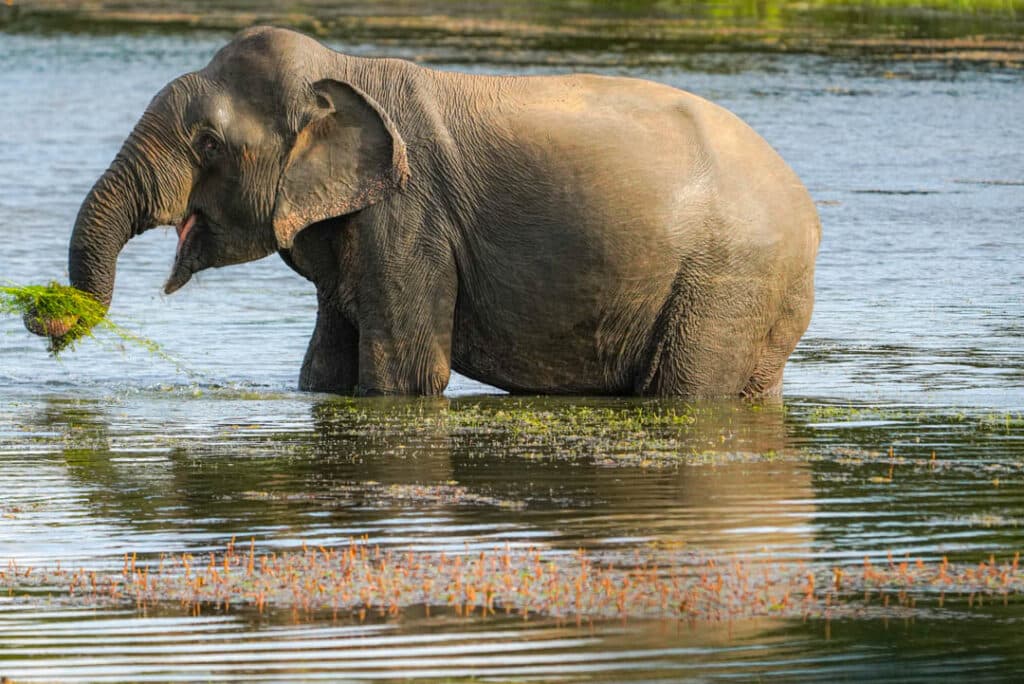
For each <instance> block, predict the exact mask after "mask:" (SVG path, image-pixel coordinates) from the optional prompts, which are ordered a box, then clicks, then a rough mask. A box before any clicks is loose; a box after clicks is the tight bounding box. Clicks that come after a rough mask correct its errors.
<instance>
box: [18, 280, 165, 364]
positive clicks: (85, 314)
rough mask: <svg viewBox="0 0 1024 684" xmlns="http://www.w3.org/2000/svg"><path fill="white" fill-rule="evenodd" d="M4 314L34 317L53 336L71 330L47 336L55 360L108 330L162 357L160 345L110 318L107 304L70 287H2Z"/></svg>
mask: <svg viewBox="0 0 1024 684" xmlns="http://www.w3.org/2000/svg"><path fill="white" fill-rule="evenodd" d="M0 313H6V314H17V315H21V316H31V317H34V322H35V324H36V325H38V326H39V327H40V328H41V329H44V330H48V331H51V333H52V331H53V330H62V329H63V328H64V327H67V330H66V332H62V333H59V334H49V335H47V339H48V340H49V342H48V345H47V349H48V351H49V352H50V353H51V354H53V355H54V356H58V355H59V354H60V353H61V352H62V351H64V350H65V349H68V348H72V349H73V348H74V346H75V345H76V344H77V343H78V342H79V341H81V340H82V339H83V338H85V337H92V336H93V330H94V329H95V328H102V329H104V330H108V331H109V332H111V333H113V334H114V335H116V336H117V337H119V338H121V339H122V340H123V341H125V342H130V343H132V344H135V345H138V346H140V347H142V348H143V349H145V350H147V351H149V352H150V353H153V354H158V355H162V353H161V351H160V345H158V344H157V343H156V342H153V341H152V340H148V339H146V338H144V337H140V336H139V335H136V334H135V333H132V332H131V331H129V330H125V329H124V328H122V327H121V326H119V325H117V324H116V323H114V322H113V321H111V320H110V319H109V318H107V311H106V307H104V306H103V304H101V303H100V302H99V301H97V300H96V299H95V298H94V297H93V296H92V295H90V294H89V293H87V292H83V291H82V290H79V289H77V288H75V287H72V286H70V285H61V284H60V283H57V282H50V283H49V284H48V285H25V286H18V285H4V286H0Z"/></svg>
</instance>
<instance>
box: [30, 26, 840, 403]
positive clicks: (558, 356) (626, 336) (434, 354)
mask: <svg viewBox="0 0 1024 684" xmlns="http://www.w3.org/2000/svg"><path fill="white" fill-rule="evenodd" d="M160 225H176V226H177V234H178V242H177V250H176V255H175V257H174V264H173V267H172V269H171V274H170V277H169V279H168V280H167V282H166V286H165V292H166V293H168V294H170V293H173V292H174V291H176V290H178V289H179V288H181V287H182V286H183V285H185V284H186V283H187V282H188V281H189V279H190V277H191V276H192V274H194V273H196V272H198V271H201V270H203V269H206V268H211V267H221V266H226V265H230V264H237V263H242V262H247V261H252V260H255V259H261V258H263V257H266V256H269V255H270V254H271V253H273V252H278V253H279V254H280V256H281V257H282V259H283V260H284V261H285V262H286V263H287V264H288V265H289V266H290V267H291V268H292V269H293V270H295V271H296V272H297V273H298V274H300V275H301V276H303V277H305V278H307V279H308V280H310V281H311V282H312V283H314V284H315V286H316V296H317V316H316V323H315V328H314V331H313V334H312V338H311V340H310V343H309V347H308V350H307V352H306V355H305V359H304V360H303V363H302V369H301V372H300V376H299V386H300V389H303V390H308V391H317V392H329V393H339V394H364V395H372V394H413V395H436V394H440V393H442V392H443V391H444V389H445V387H446V385H447V384H448V381H449V375H450V372H451V371H452V370H455V371H457V372H459V373H462V374H463V375H466V376H468V377H470V378H473V379H476V380H479V381H482V382H484V383H487V384H490V385H492V386H494V387H497V388H500V389H503V390H507V391H509V392H513V393H535V394H548V393H550V394H592V395H675V396H684V397H693V398H701V397H727V396H732V397H764V396H775V395H779V394H780V393H781V387H782V376H783V368H784V366H785V364H786V361H787V359H788V357H789V355H790V354H791V352H792V351H793V349H794V348H795V346H796V344H797V342H798V340H799V339H800V337H801V336H802V335H803V333H804V331H805V329H806V328H807V326H808V324H809V320H810V317H811V310H812V307H813V301H814V261H815V257H816V254H817V250H818V244H819V241H820V233H821V227H820V223H819V220H818V215H817V211H816V208H815V206H814V203H813V201H812V200H811V198H810V195H809V193H808V192H807V190H806V188H805V187H804V186H803V184H802V183H801V182H800V180H799V178H798V177H797V176H796V174H795V173H794V172H793V171H792V169H791V168H790V167H789V166H788V165H787V164H786V163H785V162H784V161H783V160H782V158H781V157H780V156H779V155H778V153H777V152H776V151H775V150H774V149H772V147H771V146H770V145H769V144H768V143H767V142H766V141H765V140H764V139H763V138H761V137H760V136H759V135H758V134H757V133H756V132H754V130H753V129H751V128H750V127H749V126H748V125H747V124H745V123H743V122H742V121H741V120H740V119H739V118H738V117H737V116H735V115H734V114H732V113H730V112H728V111H727V110H725V109H724V108H722V107H719V106H717V105H715V104H712V103H711V102H709V101H707V100H704V99H702V98H700V97H698V96H696V95H693V94H690V93H688V92H685V91H683V90H679V89H676V88H673V87H670V86H667V85H664V84H659V83H655V82H651V81H647V80H643V79H633V78H622V77H608V76H600V75H591V74H570V75H550V76H549V75H542V76H528V77H524V76H490V75H472V74H462V73H453V72H446V71H438V70H433V69H430V68H427V67H424V66H421V65H417V64H415V63H413V62H409V61H405V60H399V59H388V58H361V57H354V56H349V55H345V54H342V53H340V52H336V51H334V50H332V49H330V48H328V47H326V46H324V45H323V44H321V43H320V42H318V41H316V40H315V39H313V38H310V37H308V36H306V35H303V34H301V33H298V32H294V31H290V30H286V29H281V28H274V27H254V28H250V29H246V30H244V31H242V32H240V33H239V34H237V35H236V36H235V37H234V38H233V39H232V40H231V42H229V43H228V44H227V45H226V46H224V47H223V48H221V49H220V50H219V51H218V52H217V53H216V54H215V56H214V57H213V58H212V59H211V61H210V63H209V64H208V65H207V66H206V67H204V68H203V69H201V70H199V71H195V72H191V73H187V74H184V75H182V76H180V77H178V78H176V79H174V80H173V81H171V82H170V83H169V84H168V85H166V86H165V87H164V88H163V89H162V90H161V91H160V92H158V93H157V95H156V96H155V97H154V98H153V100H152V101H151V103H150V104H149V106H148V107H147V109H146V111H145V112H144V113H143V115H142V117H141V119H140V120H139V121H138V123H137V124H136V125H135V127H134V128H133V130H132V131H131V133H130V134H129V136H128V137H127V139H126V140H125V142H124V144H123V146H122V147H121V149H120V151H119V152H118V154H117V155H116V157H115V159H114V160H113V162H112V163H111V165H110V166H109V168H108V169H107V170H106V171H105V172H104V173H103V174H102V175H101V176H100V178H99V179H98V180H97V181H96V183H95V185H94V186H93V187H92V189H91V190H90V191H89V193H88V194H87V196H86V197H85V199H84V201H83V203H82V205H81V209H80V210H79V213H78V215H77V218H76V220H75V224H74V228H73V231H72V235H71V238H70V246H69V255H68V271H69V277H70V280H71V284H72V285H74V286H75V287H77V288H79V289H81V290H83V291H85V292H88V293H90V294H91V295H93V296H94V297H95V298H97V299H98V300H99V301H100V302H101V303H102V304H103V305H104V306H107V307H109V305H110V302H111V297H112V293H113V287H114V277H115V268H116V261H117V256H118V254H119V252H120V250H121V249H122V248H123V247H124V245H125V244H126V242H127V241H128V240H129V239H130V238H131V237H133V236H135V235H139V234H140V233H142V232H144V231H146V230H148V229H150V228H152V227H155V226H160ZM49 323H50V324H49V325H48V322H47V321H35V323H34V325H30V326H29V327H30V328H31V329H33V331H34V332H37V333H40V334H48V335H50V336H51V337H55V336H57V337H59V336H60V335H61V334H62V333H63V331H64V330H65V329H66V326H62V325H61V324H59V322H56V321H54V322H49Z"/></svg>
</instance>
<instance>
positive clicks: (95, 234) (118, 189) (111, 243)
mask: <svg viewBox="0 0 1024 684" xmlns="http://www.w3.org/2000/svg"><path fill="white" fill-rule="evenodd" d="M145 197H146V193H145V192H144V191H143V190H142V188H141V187H140V181H139V176H138V174H137V173H132V171H131V169H130V168H129V164H128V162H126V161H125V159H124V157H123V156H122V155H118V158H117V159H115V160H114V163H113V164H112V165H111V166H110V168H109V169H107V171H106V173H104V174H103V175H102V176H100V178H99V180H97V181H96V183H95V185H93V187H92V190H90V191H89V194H88V195H86V198H85V201H84V202H82V207H81V209H79V210H78V217H77V218H76V219H75V228H74V231H72V233H71V242H70V245H69V247H68V275H69V276H70V278H71V285H73V286H74V287H76V288H78V289H79V290H82V291H83V292H86V293H88V294H91V295H92V296H93V297H95V298H96V299H97V300H98V301H99V302H100V303H101V304H103V306H104V307H108V306H110V301H111V298H112V296H113V293H114V276H115V273H116V271H117V257H118V255H119V254H120V253H121V250H122V249H123V248H124V246H125V244H126V243H127V242H128V240H129V239H131V238H132V237H133V236H134V235H138V234H139V233H141V232H143V231H144V230H146V229H147V228H149V227H151V223H152V218H151V216H152V212H151V211H149V210H148V208H147V207H146V206H145V201H144V200H145Z"/></svg>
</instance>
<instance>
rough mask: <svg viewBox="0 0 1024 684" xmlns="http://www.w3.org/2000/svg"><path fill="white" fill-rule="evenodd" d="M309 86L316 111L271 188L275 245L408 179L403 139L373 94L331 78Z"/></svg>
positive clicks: (363, 204)
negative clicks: (277, 182)
mask: <svg viewBox="0 0 1024 684" xmlns="http://www.w3.org/2000/svg"><path fill="white" fill-rule="evenodd" d="M313 90H314V92H315V94H316V102H317V111H316V112H315V114H314V115H313V118H312V120H311V121H310V122H309V123H308V124H306V126H305V127H304V128H303V129H302V130H301V131H300V132H299V134H298V136H297V137H296V138H295V144H294V146H293V147H292V149H291V152H290V153H289V155H288V160H287V162H286V163H285V168H284V173H283V174H282V176H281V182H280V185H279V186H278V190H277V200H276V206H275V207H274V234H275V235H276V237H277V244H278V246H279V247H280V248H281V249H289V248H290V247H291V246H292V241H293V240H294V239H295V236H296V234H298V232H299V231H300V230H302V229H303V228H305V227H306V226H309V225H311V224H313V223H316V222H318V221H323V220H325V219H328V218H332V217H334V216H342V215H344V214H351V213H352V212H354V211H359V210H360V209H363V208H364V207H367V206H369V205H371V204H373V203H375V202H379V201H380V200H382V199H384V198H385V197H386V196H388V195H389V194H390V193H391V192H393V191H395V190H397V189H399V188H402V187H404V186H405V183H406V181H407V180H408V178H409V164H408V161H407V159H406V154H405V142H404V141H403V140H402V137H401V136H400V135H399V134H398V131H397V130H395V126H394V123H392V121H391V118H390V117H389V116H388V115H387V113H386V112H384V111H383V110H382V109H381V108H380V106H379V105H378V104H377V103H376V102H375V101H374V100H373V98H371V97H370V96H369V95H367V94H366V93H364V92H363V91H361V90H359V89H358V88H356V87H355V86H353V85H350V84H348V83H343V82H341V81H335V80H332V79H325V80H322V81H317V82H316V83H314V84H313Z"/></svg>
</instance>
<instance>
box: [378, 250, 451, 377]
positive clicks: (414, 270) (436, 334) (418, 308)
mask: <svg viewBox="0 0 1024 684" xmlns="http://www.w3.org/2000/svg"><path fill="white" fill-rule="evenodd" d="M403 266H404V267H403V268H394V267H391V268H381V269H374V270H373V271H370V277H369V278H367V279H366V281H364V283H363V285H362V287H361V289H360V301H359V309H360V313H359V332H360V334H359V389H358V392H359V393H360V394H365V395H380V394H407V395H438V394H441V393H443V392H444V390H445V387H447V386H448V379H449V376H450V374H451V350H452V328H453V325H454V316H455V297H456V288H457V279H456V275H455V266H454V263H453V262H451V261H448V262H447V263H446V262H445V260H444V258H443V257H441V256H438V255H434V256H433V257H432V258H430V259H426V258H424V259H422V260H420V259H417V258H415V257H411V258H407V259H406V260H405V263H404V264H403ZM368 270H369V269H368Z"/></svg>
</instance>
